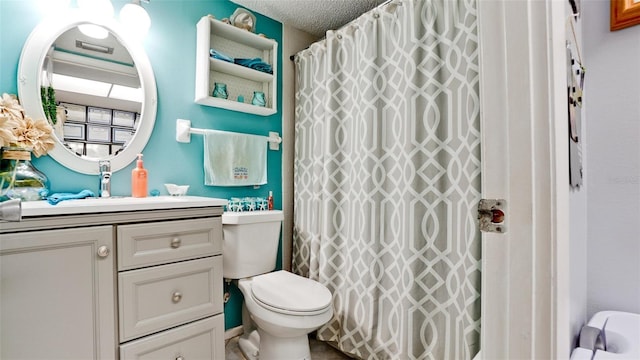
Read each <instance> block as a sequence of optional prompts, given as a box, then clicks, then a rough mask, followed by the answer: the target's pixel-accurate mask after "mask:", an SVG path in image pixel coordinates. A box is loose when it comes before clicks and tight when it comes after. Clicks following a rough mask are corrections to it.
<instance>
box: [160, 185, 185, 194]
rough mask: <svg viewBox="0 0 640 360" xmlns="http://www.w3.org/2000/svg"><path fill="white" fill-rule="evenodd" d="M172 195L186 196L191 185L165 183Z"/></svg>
mask: <svg viewBox="0 0 640 360" xmlns="http://www.w3.org/2000/svg"><path fill="white" fill-rule="evenodd" d="M164 186H165V187H166V188H167V191H168V192H169V195H171V196H184V195H186V194H187V190H189V185H176V184H164Z"/></svg>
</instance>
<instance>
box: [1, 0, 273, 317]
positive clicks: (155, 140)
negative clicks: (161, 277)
mask: <svg viewBox="0 0 640 360" xmlns="http://www.w3.org/2000/svg"><path fill="white" fill-rule="evenodd" d="M43 1H50V0H0V93H4V92H6V93H13V94H16V93H17V91H18V90H17V83H16V81H17V80H16V79H17V70H18V61H19V58H20V52H21V50H22V45H23V44H24V41H25V40H26V39H27V36H28V35H29V33H30V32H31V31H32V30H33V28H34V27H35V26H36V25H37V24H38V23H39V21H40V20H41V19H42V18H43V17H44V16H45V15H44V14H42V13H41V12H42V11H41V10H40V8H39V7H38V5H39V4H41V3H42V2H43ZM112 2H113V3H114V7H115V11H116V14H117V13H118V12H119V11H120V8H121V7H122V6H123V5H124V4H125V3H126V1H122V0H113V1H112ZM74 3H75V1H74V2H72V4H74ZM144 8H145V9H146V10H147V12H148V13H149V15H150V17H151V29H150V30H149V34H148V36H147V38H146V39H145V41H144V47H145V49H146V51H147V54H148V56H149V59H150V61H151V65H152V67H153V70H154V73H155V77H156V83H157V87H158V112H157V118H156V123H155V127H154V130H153V133H152V135H151V139H150V140H149V143H148V144H147V146H146V147H145V149H144V151H143V153H144V163H145V167H146V168H147V169H148V171H149V183H148V186H149V190H153V189H158V190H160V191H161V193H162V194H166V189H164V186H163V184H164V183H175V184H189V185H190V188H189V195H197V196H208V197H218V198H229V197H231V196H238V197H244V196H263V197H266V196H267V194H268V192H269V191H273V195H274V203H275V204H274V205H275V208H277V209H281V208H282V207H281V198H282V176H281V174H282V156H281V155H282V153H281V151H269V152H268V159H267V161H268V179H267V181H268V184H267V185H265V186H262V187H260V188H259V189H253V188H252V187H238V188H235V187H231V188H225V187H211V186H205V185H204V172H203V165H202V164H203V150H202V148H203V143H202V141H203V139H202V136H197V135H195V136H192V137H191V143H188V144H183V143H178V142H176V141H175V126H176V125H175V123H176V119H177V118H183V119H190V120H191V121H192V126H193V127H197V128H207V129H218V130H226V131H236V132H244V133H251V134H258V135H268V132H269V131H277V132H278V133H282V115H281V109H282V102H281V99H280V96H278V113H276V114H275V115H272V116H266V117H264V116H258V115H251V114H245V113H239V112H234V111H229V110H224V109H218V108H213V107H208V106H202V105H198V104H195V103H194V100H193V99H194V88H195V83H194V79H195V70H194V67H195V51H196V49H195V44H196V23H197V22H198V20H200V18H201V17H202V16H204V15H207V14H212V15H214V16H215V17H216V18H217V19H222V18H225V17H229V16H230V15H231V14H232V13H233V11H234V10H235V9H236V8H238V6H237V5H236V4H234V3H232V2H230V1H227V0H182V1H180V0H153V1H151V2H150V3H149V4H144ZM255 15H256V18H257V20H256V32H257V33H263V34H265V35H266V36H267V37H269V38H272V39H275V40H276V41H278V43H280V44H281V43H282V26H281V24H280V23H279V22H277V21H275V20H272V19H269V18H267V17H264V16H261V15H259V14H255ZM280 48H281V47H279V49H278V50H279V54H278V74H282V66H281V64H282V53H281V49H280ZM278 93H279V94H281V93H282V77H281V76H279V77H278ZM33 163H34V165H35V166H36V167H37V168H38V169H40V170H41V171H43V172H44V173H45V174H46V175H47V176H48V177H49V179H50V181H51V191H53V192H77V191H80V190H82V189H91V190H93V191H95V192H97V190H98V182H97V177H96V176H89V175H83V174H79V173H76V172H74V171H71V170H68V169H66V168H64V167H62V166H60V165H59V164H58V163H57V162H56V161H55V160H53V159H51V158H50V157H48V156H44V157H41V158H39V159H35V160H34V161H33ZM133 166H134V164H133V163H132V164H131V165H129V166H128V167H127V168H125V169H123V170H121V171H118V172H116V173H115V174H114V175H113V178H112V180H113V183H112V193H113V194H114V195H129V194H130V193H131V185H130V183H131V170H132V169H133ZM278 264H280V260H278ZM232 295H233V296H232V299H231V301H230V302H229V303H228V304H227V305H226V306H225V324H226V328H232V327H235V326H238V325H240V323H241V316H240V308H241V294H240V293H239V291H237V289H232ZM221 296H222V295H221Z"/></svg>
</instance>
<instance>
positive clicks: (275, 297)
mask: <svg viewBox="0 0 640 360" xmlns="http://www.w3.org/2000/svg"><path fill="white" fill-rule="evenodd" d="M251 293H252V295H253V297H254V298H255V299H256V300H257V301H258V302H261V303H262V304H264V305H267V307H269V308H272V310H275V311H278V310H282V311H281V312H285V313H292V312H293V313H298V312H299V313H311V312H318V311H319V310H323V309H326V308H327V307H328V306H329V305H330V304H331V292H330V291H329V289H327V288H326V287H325V286H324V285H322V284H320V283H319V282H316V281H313V280H310V279H307V278H304V277H302V276H298V275H295V274H292V273H290V272H287V271H276V272H272V273H268V274H264V275H260V276H256V277H254V278H253V281H252V285H251Z"/></svg>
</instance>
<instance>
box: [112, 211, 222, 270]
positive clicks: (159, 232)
mask: <svg viewBox="0 0 640 360" xmlns="http://www.w3.org/2000/svg"><path fill="white" fill-rule="evenodd" d="M221 253H222V220H221V218H220V217H211V218H206V219H194V220H177V221H164V222H157V223H147V224H135V225H122V226H118V270H129V269H135V268H139V267H144V266H150V265H159V264H164V263H168V262H173V261H179V260H188V259H193V258H197V257H203V256H209V255H217V254H221Z"/></svg>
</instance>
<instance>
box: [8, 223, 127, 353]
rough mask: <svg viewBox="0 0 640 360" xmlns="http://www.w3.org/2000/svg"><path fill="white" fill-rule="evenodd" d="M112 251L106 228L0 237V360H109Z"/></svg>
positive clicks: (112, 340) (111, 350) (112, 309)
mask: <svg viewBox="0 0 640 360" xmlns="http://www.w3.org/2000/svg"><path fill="white" fill-rule="evenodd" d="M113 250H114V249H113V231H112V227H111V226H100V227H85V228H78V229H64V230H46V231H34V232H26V233H15V234H3V235H0V339H1V343H0V358H2V359H18V358H21V359H113V358H115V351H116V339H115V334H116V333H115V331H116V330H115V296H114V278H115V274H114V260H113V259H114V256H113V255H112V253H113ZM106 251H109V253H107V254H105V252H106Z"/></svg>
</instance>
